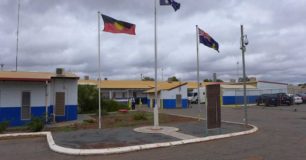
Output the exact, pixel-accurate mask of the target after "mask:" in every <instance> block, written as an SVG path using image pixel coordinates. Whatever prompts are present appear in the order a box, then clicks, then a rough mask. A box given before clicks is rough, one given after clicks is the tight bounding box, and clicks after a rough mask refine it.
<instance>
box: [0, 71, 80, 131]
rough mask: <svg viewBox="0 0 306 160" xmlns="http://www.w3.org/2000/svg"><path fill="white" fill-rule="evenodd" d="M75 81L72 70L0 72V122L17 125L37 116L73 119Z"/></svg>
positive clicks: (53, 118) (75, 93) (60, 119)
mask: <svg viewBox="0 0 306 160" xmlns="http://www.w3.org/2000/svg"><path fill="white" fill-rule="evenodd" d="M77 82H78V77H77V76H76V75H74V74H72V73H63V70H59V72H57V73H46V72H6V71H5V72H3V71H2V72H0V122H3V121H8V122H9V123H10V126H21V125H25V124H27V123H28V122H30V121H31V119H32V118H35V117H40V118H44V119H45V120H46V121H54V122H60V121H70V120H76V119H77V108H78V107H77V104H78V102H77Z"/></svg>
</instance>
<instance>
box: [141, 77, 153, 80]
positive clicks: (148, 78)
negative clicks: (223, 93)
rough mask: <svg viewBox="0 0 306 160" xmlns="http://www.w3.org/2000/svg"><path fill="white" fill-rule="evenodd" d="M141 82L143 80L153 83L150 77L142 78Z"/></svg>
mask: <svg viewBox="0 0 306 160" xmlns="http://www.w3.org/2000/svg"><path fill="white" fill-rule="evenodd" d="M142 80H143V81H154V78H151V77H143V78H142Z"/></svg>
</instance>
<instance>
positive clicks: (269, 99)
mask: <svg viewBox="0 0 306 160" xmlns="http://www.w3.org/2000/svg"><path fill="white" fill-rule="evenodd" d="M256 103H257V105H258V106H259V105H261V104H264V105H265V106H270V105H274V106H277V96H276V94H262V95H260V96H258V97H257V99H256Z"/></svg>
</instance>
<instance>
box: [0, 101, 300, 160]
mask: <svg viewBox="0 0 306 160" xmlns="http://www.w3.org/2000/svg"><path fill="white" fill-rule="evenodd" d="M248 111H249V112H248V113H249V122H250V123H252V124H255V125H257V126H258V127H259V131H258V132H256V133H255V134H251V135H246V136H240V137H233V138H228V139H222V140H217V141H209V142H203V143H196V144H188V145H181V146H176V147H168V148H159V149H152V150H144V151H139V152H131V153H126V154H118V155H108V156H68V155H62V154H58V153H54V152H52V151H50V150H49V148H48V146H47V143H46V141H45V139H44V138H30V139H16V140H2V141H0V155H1V159H4V160H20V159H31V160H36V159H37V160H38V159H51V160H52V159H54V160H55V159H56V160H61V159H63V160H64V159H65V160H70V159H71V160H78V159H85V160H95V159H99V160H103V159H105V160H106V159H112V160H113V159H125V160H137V159H139V160H143V159H146V160H151V159H152V160H156V159H158V160H164V159H165V160H166V159H175V160H186V159H191V160H197V159H199V160H200V159H201V160H205V159H207V160H208V159H209V160H214V159H216V160H237V159H242V160H264V159H265V160H266V159H267V160H280V159H281V160H292V159H294V160H305V159H306V105H298V106H291V107H287V106H283V107H272V108H266V107H265V108H264V107H251V108H249V110H248ZM162 112H167V113H175V114H184V115H189V116H198V115H199V113H200V114H202V113H203V110H202V112H200V109H199V108H197V107H196V106H194V107H193V108H189V109H187V110H183V109H174V110H163V111H162ZM243 113H244V112H243V109H232V108H222V117H223V118H222V119H223V120H229V121H236V122H242V119H243V115H244V114H243ZM202 115H204V114H202ZM202 115H200V116H202Z"/></svg>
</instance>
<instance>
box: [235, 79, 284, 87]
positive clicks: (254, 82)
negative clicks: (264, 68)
mask: <svg viewBox="0 0 306 160" xmlns="http://www.w3.org/2000/svg"><path fill="white" fill-rule="evenodd" d="M258 82H261V83H272V84H280V85H288V84H287V83H281V82H272V81H260V80H259V81H248V82H246V84H250V85H255V86H256V85H257V83H258ZM232 84H233V85H236V84H238V85H240V84H243V82H238V83H232Z"/></svg>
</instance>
